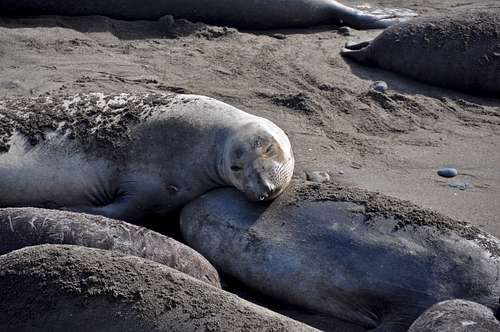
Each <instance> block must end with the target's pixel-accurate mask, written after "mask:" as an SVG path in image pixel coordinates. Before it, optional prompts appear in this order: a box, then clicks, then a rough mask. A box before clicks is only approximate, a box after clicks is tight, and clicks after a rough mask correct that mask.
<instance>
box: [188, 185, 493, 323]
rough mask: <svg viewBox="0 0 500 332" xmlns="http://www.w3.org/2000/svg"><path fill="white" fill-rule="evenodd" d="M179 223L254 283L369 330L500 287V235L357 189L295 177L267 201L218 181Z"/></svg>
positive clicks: (219, 262) (223, 265)
mask: <svg viewBox="0 0 500 332" xmlns="http://www.w3.org/2000/svg"><path fill="white" fill-rule="evenodd" d="M181 231H182V234H183V236H184V238H185V240H186V241H187V243H188V244H189V245H190V246H191V247H193V248H194V249H196V250H197V251H199V252H200V253H202V254H203V255H204V256H205V257H206V258H207V259H208V260H209V261H210V262H212V264H214V265H215V266H216V267H217V268H220V271H224V273H227V274H229V275H231V276H234V277H236V278H237V279H238V280H240V281H241V282H243V283H244V284H246V285H247V286H249V287H251V288H253V289H256V290H258V291H260V292H262V293H264V294H267V295H269V296H272V297H274V298H276V299H279V300H282V301H286V302H288V303H291V304H295V305H299V306H302V307H303V308H307V309H310V310H314V311H317V312H321V313H326V314H329V315H332V316H334V317H337V318H341V319H344V320H347V321H350V322H353V323H356V324H358V325H361V326H364V327H366V328H376V327H379V328H380V330H381V331H406V330H407V329H408V327H409V326H410V324H411V323H412V322H413V321H414V320H415V319H416V318H417V317H418V316H419V315H420V314H421V313H422V312H423V311H424V310H425V309H427V308H429V307H430V306H431V305H432V304H434V303H436V302H438V301H442V300H446V299H450V298H464V299H470V300H473V301H476V302H478V303H482V304H485V305H490V306H491V307H493V306H495V305H496V303H497V300H498V296H499V295H500V279H499V278H498V271H499V269H500V241H499V240H497V239H496V238H494V237H492V236H490V235H488V234H486V233H484V232H482V231H480V230H479V229H477V228H474V227H473V226H470V225H468V224H465V223H460V222H456V221H454V220H451V219H448V218H446V217H444V216H441V215H439V214H437V213H434V212H431V211H427V210H422V209H420V208H418V207H416V206H413V205H411V204H410V203H405V202H402V201H399V200H397V199H394V198H387V197H385V196H381V195H376V194H370V193H367V192H364V191H360V190H354V189H350V190H349V189H346V188H340V187H335V186H334V185H330V186H327V185H324V186H319V185H304V184H302V185H300V184H293V185H292V186H290V187H289V189H287V191H286V192H285V193H284V194H283V195H281V196H280V197H279V198H278V199H277V200H275V201H273V202H272V203H271V205H269V206H266V205H263V204H260V205H259V204H254V203H251V202H249V201H247V200H245V199H244V198H243V197H242V196H241V195H240V194H239V193H238V192H237V191H235V190H231V189H218V190H214V191H212V192H210V193H207V194H205V195H203V196H201V197H199V198H198V199H196V200H194V201H193V202H191V203H190V204H188V205H186V206H185V207H184V208H183V210H182V212H181Z"/></svg>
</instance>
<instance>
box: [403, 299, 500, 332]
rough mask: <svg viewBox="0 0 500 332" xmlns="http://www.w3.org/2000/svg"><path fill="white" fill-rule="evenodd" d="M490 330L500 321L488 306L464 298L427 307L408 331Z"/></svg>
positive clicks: (486, 331)
mask: <svg viewBox="0 0 500 332" xmlns="http://www.w3.org/2000/svg"><path fill="white" fill-rule="evenodd" d="M435 331H439V332H492V331H500V322H499V321H498V320H497V319H496V318H495V316H494V315H493V311H491V309H490V308H488V307H485V306H484V305H481V304H479V303H475V302H471V301H465V300H458V299H457V300H448V301H443V302H439V303H436V304H435V305H433V306H432V307H430V308H429V309H427V310H426V311H425V312H424V313H423V314H422V315H421V316H420V317H418V318H417V320H416V321H415V322H414V323H413V324H412V325H411V326H410V329H409V330H408V332H435Z"/></svg>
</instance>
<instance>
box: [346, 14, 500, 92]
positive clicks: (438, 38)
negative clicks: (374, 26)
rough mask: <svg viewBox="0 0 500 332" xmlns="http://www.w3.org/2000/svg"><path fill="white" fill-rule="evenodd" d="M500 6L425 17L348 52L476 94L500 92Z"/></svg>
mask: <svg viewBox="0 0 500 332" xmlns="http://www.w3.org/2000/svg"><path fill="white" fill-rule="evenodd" d="M499 31H500V8H489V9H488V10H484V11H471V12H458V13H453V14H449V13H447V14H446V15H435V16H430V17H422V18H418V19H414V20H411V21H408V22H405V23H401V24H397V25H394V26H392V27H390V28H389V29H386V30H384V32H382V33H381V34H380V35H379V36H378V37H377V38H375V39H374V40H373V41H372V42H362V43H359V44H354V45H348V46H347V48H345V49H344V50H343V51H342V55H344V56H345V57H347V58H350V59H353V60H355V61H357V62H359V63H361V64H364V65H371V66H376V67H380V68H382V69H386V70H390V71H394V72H396V73H400V74H403V75H406V76H409V77H411V78H414V79H416V80H419V81H422V82H425V83H429V84H432V85H437V86H441V87H445V88H450V89H457V90H462V91H466V92H471V93H479V94H492V95H495V96H498V95H499V94H500V33H499Z"/></svg>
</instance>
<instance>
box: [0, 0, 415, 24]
mask: <svg viewBox="0 0 500 332" xmlns="http://www.w3.org/2000/svg"><path fill="white" fill-rule="evenodd" d="M0 10H1V11H2V15H18V16H19V15H21V16H26V15H104V16H109V17H113V18H118V19H125V20H139V19H147V20H151V19H158V18H159V17H161V16H164V15H173V16H174V17H175V18H184V19H188V20H192V21H202V22H205V23H210V24H216V25H228V26H234V27H239V28H247V29H269V28H292V27H307V26H313V25H319V24H340V23H345V24H348V25H350V26H353V27H358V28H385V27H387V26H389V25H391V24H394V23H396V22H398V21H399V20H400V19H399V17H398V16H401V17H402V18H405V17H406V16H408V15H410V16H412V15H414V14H413V13H412V12H409V11H399V12H398V11H397V10H390V11H388V12H387V13H384V11H383V10H378V11H377V12H376V13H367V12H362V11H360V10H357V9H354V8H351V7H348V6H345V5H342V4H341V3H339V2H337V1H335V0H159V1H158V0H107V1H101V0H78V3H76V4H75V3H74V2H68V1H65V0H49V1H47V0H0Z"/></svg>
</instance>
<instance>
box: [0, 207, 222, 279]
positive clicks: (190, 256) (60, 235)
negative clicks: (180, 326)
mask: <svg viewBox="0 0 500 332" xmlns="http://www.w3.org/2000/svg"><path fill="white" fill-rule="evenodd" d="M39 244H71V245H78V246H84V247H92V248H98V249H106V250H114V251H118V252H121V253H124V254H128V255H133V256H138V257H143V258H147V259H150V260H152V261H155V262H158V263H160V264H163V265H167V266H169V267H171V268H173V269H176V270H178V271H181V272H183V273H186V274H188V275H190V276H192V277H193V278H196V279H199V280H201V281H204V282H206V283H209V284H210V285H212V286H214V287H219V288H220V287H221V286H220V279H219V274H218V273H217V271H216V270H215V268H214V267H213V266H212V265H211V264H210V263H209V262H208V261H207V260H206V259H205V258H204V257H203V256H201V255H200V254H199V253H197V252H196V251H194V250H193V249H191V248H189V247H188V246H186V245H184V244H182V243H180V242H177V241H176V240H174V239H172V238H169V237H167V236H164V235H161V234H159V233H156V232H154V231H151V230H149V229H146V228H143V227H139V226H134V225H131V224H128V223H125V222H123V221H117V220H112V219H108V218H105V217H102V216H96V215H89V214H83V213H74V212H66V211H57V210H47V209H37V208H7V209H0V255H3V254H5V253H8V252H11V251H13V250H17V249H20V248H23V247H28V246H34V245H39Z"/></svg>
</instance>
